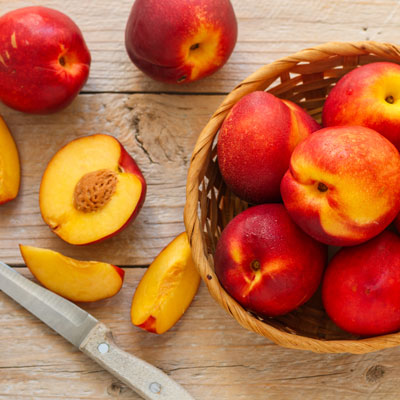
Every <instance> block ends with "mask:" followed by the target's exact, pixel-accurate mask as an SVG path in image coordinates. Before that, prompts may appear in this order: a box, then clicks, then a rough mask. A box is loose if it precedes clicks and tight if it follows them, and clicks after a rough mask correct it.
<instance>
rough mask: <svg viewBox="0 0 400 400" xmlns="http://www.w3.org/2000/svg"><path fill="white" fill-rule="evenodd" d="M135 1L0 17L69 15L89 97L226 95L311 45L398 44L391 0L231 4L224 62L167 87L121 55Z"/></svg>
mask: <svg viewBox="0 0 400 400" xmlns="http://www.w3.org/2000/svg"><path fill="white" fill-rule="evenodd" d="M132 4H133V0H119V1H118V2H115V1H106V0H90V1H81V0H69V1H61V0H13V1H10V0H0V13H3V12H6V11H9V10H12V9H15V8H19V7H22V6H29V5H44V6H48V7H53V8H56V9H58V10H60V11H62V12H64V13H66V14H68V15H69V16H70V17H71V18H72V19H73V20H74V21H75V22H76V23H77V24H78V25H79V27H80V28H81V30H82V32H83V34H84V37H85V39H86V41H87V43H88V47H89V49H90V51H91V54H92V59H93V60H92V67H91V73H90V77H89V80H88V83H87V85H86V86H85V88H84V90H85V91H91V92H104V91H111V92H127V91H139V92H143V91H144V92H149V91H150V92H160V91H162V92H169V91H173V92H176V91H177V92H198V93H210V92H212V93H215V92H218V93H219V92H230V91H231V90H232V88H233V87H234V86H235V85H237V84H238V83H239V82H240V81H242V80H243V79H244V78H245V77H246V76H247V75H249V74H250V73H252V72H254V71H255V70H256V69H257V68H259V67H261V66H262V65H263V64H266V63H269V62H271V61H273V60H276V59H277V58H280V57H284V56H287V55H289V54H291V53H294V52H296V51H299V50H301V49H303V48H307V47H310V46H314V45H316V44H320V43H324V42H328V41H332V40H341V41H356V40H368V39H371V40H378V41H388V42H397V41H398V34H397V32H398V23H399V21H400V8H399V3H398V2H397V1H396V0H369V1H362V0H356V1H348V0H332V1H317V0H285V1H273V0H269V1H259V0H246V1H242V0H232V4H233V6H234V9H235V13H236V16H237V19H238V24H239V36H238V42H237V45H236V48H235V50H234V53H233V54H232V56H231V58H230V60H229V61H228V63H227V65H226V66H225V67H224V68H223V69H222V70H220V71H219V72H217V73H216V74H215V75H213V76H211V77H209V78H207V79H205V80H203V81H200V82H197V83H194V84H191V85H179V86H176V85H165V84H161V83H158V82H155V81H152V80H151V79H149V78H147V77H146V76H144V75H143V74H142V73H141V72H140V71H138V70H137V69H136V67H135V66H134V65H133V64H132V63H131V62H130V60H129V57H128V56H127V54H126V51H125V45H124V31H125V25H126V22H127V19H128V16H129V12H130V9H131V6H132Z"/></svg>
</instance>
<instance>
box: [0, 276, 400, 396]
mask: <svg viewBox="0 0 400 400" xmlns="http://www.w3.org/2000/svg"><path fill="white" fill-rule="evenodd" d="M18 271H20V272H23V273H24V275H27V276H30V274H29V272H28V271H26V270H25V268H18ZM143 271H144V270H143V269H128V270H126V279H125V283H124V287H123V288H122V290H121V292H120V293H119V294H118V295H116V296H115V297H114V298H111V299H108V300H105V301H101V302H97V303H92V304H90V305H84V306H83V307H84V308H85V309H86V310H88V311H89V312H90V313H92V314H93V315H94V316H95V317H96V318H98V319H99V320H101V321H103V322H104V323H106V324H107V325H109V326H110V327H111V328H112V330H113V333H114V338H115V340H116V342H117V343H118V344H119V345H120V346H121V347H122V348H123V349H124V350H126V351H128V352H130V353H132V354H135V355H137V356H139V357H141V358H143V359H145V360H147V361H148V362H150V363H152V364H154V365H156V366H158V367H160V368H162V369H163V370H164V371H166V372H167V373H168V374H169V375H170V376H171V377H172V378H174V379H176V380H177V381H178V382H179V383H181V384H182V385H184V386H185V387H186V388H187V389H188V390H189V391H190V392H191V393H192V395H193V396H194V397H195V398H196V399H198V400H214V399H218V400H233V399H234V400H250V399H251V400H265V399H272V400H275V399H276V400H281V399H321V400H337V399H344V398H346V399H352V400H353V399H360V400H364V399H366V398H371V399H393V400H394V399H398V398H399V389H398V388H399V384H400V376H399V374H398V360H399V357H400V348H394V349H389V350H384V351H380V352H378V353H370V354H365V355H349V354H334V355H322V354H314V353H310V352H304V351H296V350H289V349H284V348H281V347H278V346H276V345H275V344H273V343H271V342H270V341H268V340H267V339H265V338H263V337H260V336H258V335H256V334H254V333H252V332H248V331H246V330H244V329H243V328H242V327H240V326H239V325H238V324H237V323H236V321H234V320H233V319H232V318H230V317H229V316H228V315H227V314H226V313H225V312H224V311H223V310H222V309H221V308H220V307H219V306H217V304H216V303H215V302H214V301H213V300H212V299H211V297H210V296H209V294H208V293H207V289H206V288H205V286H204V285H203V284H202V285H201V288H200V290H199V293H198V295H197V296H196V298H195V300H194V302H193V304H192V305H191V307H190V308H189V309H188V311H187V313H186V314H185V315H184V316H183V318H182V319H181V320H180V321H179V322H178V324H177V325H175V327H173V328H172V330H170V331H169V332H167V333H166V334H164V335H160V336H156V335H153V334H149V333H147V332H144V331H141V330H140V329H139V328H136V327H134V326H132V325H131V323H130V321H129V309H130V303H131V298H132V295H133V292H134V289H135V287H136V285H137V282H138V280H139V279H140V277H141V276H142V274H143ZM0 310H1V313H0V332H1V341H0V354H1V357H0V371H1V372H0V375H1V379H0V398H1V399H12V400H19V399H21V400H22V399H30V400H32V399H68V400H75V399H82V400H88V399H91V400H95V399H99V400H100V399H102V400H104V399H113V398H124V399H138V397H137V396H136V395H134V394H133V393H132V392H131V391H130V390H129V389H127V388H126V387H125V386H124V385H122V384H120V383H119V382H118V381H117V380H116V379H115V378H113V377H112V376H111V375H109V374H108V373H107V372H104V371H102V370H101V368H100V367H99V366H98V365H96V364H95V363H94V362H92V361H91V360H89V359H88V358H87V357H86V356H85V355H83V354H81V353H80V352H79V351H77V350H76V349H75V348H73V346H72V345H70V344H69V343H68V342H66V341H65V340H64V339H63V338H61V337H59V336H58V335H57V334H55V333H54V332H53V331H51V329H49V328H48V327H46V326H45V325H44V324H42V323H41V322H40V321H38V320H37V319H35V317H33V316H31V315H30V314H29V313H28V312H26V311H25V310H23V309H22V308H21V307H20V306H18V305H17V304H15V303H14V302H13V301H12V300H10V299H9V298H7V297H6V296H5V295H4V294H2V293H0ZM177 400H179V399H177Z"/></svg>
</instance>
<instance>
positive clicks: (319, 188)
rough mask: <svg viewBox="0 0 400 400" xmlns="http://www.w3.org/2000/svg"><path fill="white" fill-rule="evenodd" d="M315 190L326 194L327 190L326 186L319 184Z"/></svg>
mask: <svg viewBox="0 0 400 400" xmlns="http://www.w3.org/2000/svg"><path fill="white" fill-rule="evenodd" d="M317 189H318V190H319V191H320V192H326V191H327V190H328V186H326V185H325V183H322V182H319V183H318V187H317Z"/></svg>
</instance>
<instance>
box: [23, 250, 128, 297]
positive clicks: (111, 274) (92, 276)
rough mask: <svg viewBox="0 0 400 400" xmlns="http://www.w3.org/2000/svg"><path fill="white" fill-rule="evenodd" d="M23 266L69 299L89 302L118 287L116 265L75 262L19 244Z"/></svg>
mask: <svg viewBox="0 0 400 400" xmlns="http://www.w3.org/2000/svg"><path fill="white" fill-rule="evenodd" d="M20 250H21V254H22V257H23V258H24V261H25V263H26V266H27V267H28V268H29V270H30V271H31V272H32V274H33V275H34V276H35V278H36V279H37V280H38V281H39V282H40V283H41V284H42V285H43V286H45V287H46V288H47V289H49V290H51V291H52V292H54V293H57V294H59V295H60V296H63V297H65V298H67V299H70V300H72V301H80V302H91V301H97V300H101V299H105V298H108V297H111V296H113V295H115V294H116V293H117V292H118V291H119V290H120V288H121V286H122V277H121V275H120V274H119V273H118V272H117V269H116V268H117V267H115V266H113V265H111V264H107V263H102V262H96V261H78V260H75V259H73V258H69V257H66V256H64V255H62V254H60V253H58V252H56V251H52V250H47V249H41V248H38V247H32V246H23V245H20Z"/></svg>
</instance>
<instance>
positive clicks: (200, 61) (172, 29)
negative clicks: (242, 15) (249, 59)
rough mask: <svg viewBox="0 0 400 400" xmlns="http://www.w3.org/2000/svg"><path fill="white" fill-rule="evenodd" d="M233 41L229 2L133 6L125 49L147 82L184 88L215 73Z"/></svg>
mask: <svg viewBox="0 0 400 400" xmlns="http://www.w3.org/2000/svg"><path fill="white" fill-rule="evenodd" d="M236 37H237V22H236V17H235V13H234V11H233V8H232V5H231V3H230V1H229V0H179V1H178V0H162V1H160V0H136V1H135V2H134V4H133V7H132V10H131V13H130V16H129V19H128V22H127V25H126V31H125V45H126V50H127V52H128V55H129V57H130V58H131V60H132V62H133V63H134V64H135V65H136V66H137V67H138V68H140V69H141V70H142V71H143V72H144V73H146V74H147V75H149V76H150V77H151V78H153V79H156V80H160V81H163V82H168V83H187V82H192V81H195V80H198V79H201V78H204V77H206V76H208V75H210V74H212V73H213V72H215V71H216V70H218V69H219V68H221V67H222V66H223V65H224V64H225V63H226V61H227V60H228V58H229V56H230V55H231V53H232V51H233V48H234V46H235V43H236Z"/></svg>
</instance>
